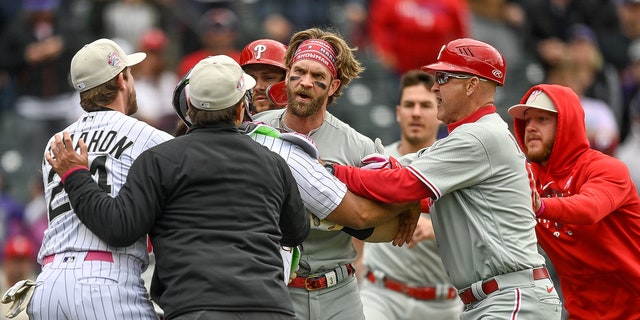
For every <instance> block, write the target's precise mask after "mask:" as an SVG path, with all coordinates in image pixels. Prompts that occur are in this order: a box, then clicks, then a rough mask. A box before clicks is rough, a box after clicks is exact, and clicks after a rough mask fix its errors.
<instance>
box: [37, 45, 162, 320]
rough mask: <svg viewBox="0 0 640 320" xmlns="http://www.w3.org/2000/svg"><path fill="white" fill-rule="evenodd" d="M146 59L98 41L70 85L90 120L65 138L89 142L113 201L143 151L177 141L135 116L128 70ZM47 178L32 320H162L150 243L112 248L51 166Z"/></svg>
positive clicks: (97, 173)
mask: <svg viewBox="0 0 640 320" xmlns="http://www.w3.org/2000/svg"><path fill="white" fill-rule="evenodd" d="M145 57H146V55H145V54H144V53H134V54H130V55H127V54H125V53H124V52H123V51H122V48H120V47H119V46H118V45H117V44H116V43H115V42H113V41H111V40H108V39H99V40H96V41H94V42H92V43H90V44H88V45H86V46H84V47H83V48H82V49H80V50H79V51H78V52H77V53H76V55H75V56H74V57H73V59H72V61H71V81H72V83H73V85H74V87H75V88H76V89H77V90H79V91H80V99H81V102H80V103H81V105H82V108H83V109H84V110H85V111H86V113H85V114H83V115H82V116H81V117H80V118H79V119H78V121H76V122H75V123H73V124H71V125H70V126H68V127H67V128H66V129H64V131H67V132H69V133H70V134H71V135H72V136H73V137H75V138H76V139H79V138H82V139H83V140H85V141H87V148H88V151H89V158H90V160H91V161H90V163H91V166H90V167H89V168H88V170H89V171H90V172H91V175H92V178H93V179H94V180H95V181H96V182H97V183H98V184H99V186H100V188H101V189H102V190H104V191H105V192H107V193H108V194H109V195H111V196H115V195H117V194H118V192H119V190H120V188H121V187H122V185H123V184H124V182H125V179H126V177H127V172H128V171H129V168H130V167H131V164H132V163H133V161H134V160H135V159H136V158H137V157H138V156H139V155H140V154H141V153H142V152H143V151H145V150H147V149H149V148H151V147H153V146H156V145H158V144H160V143H162V142H165V141H167V140H170V139H171V138H172V137H171V135H169V134H167V133H165V132H162V131H160V130H157V129H155V128H153V127H151V126H150V125H148V124H146V123H144V122H141V121H138V120H136V119H134V118H132V117H129V115H131V114H133V113H135V112H136V109H137V104H136V95H135V88H134V79H133V77H132V76H131V72H130V68H129V67H130V66H132V65H135V64H137V63H139V62H140V61H142V60H143V59H144V58H145ZM51 141H53V138H52V139H51V140H50V142H51ZM49 145H50V143H49V144H48V145H47V146H49ZM48 151H49V150H48V148H47V150H45V153H48ZM42 172H43V176H44V177H43V178H44V185H45V198H46V203H47V209H48V216H49V226H48V228H47V229H46V231H45V233H44V238H43V242H42V247H41V248H40V252H39V253H38V262H39V263H40V264H41V265H42V272H41V273H40V274H39V276H38V278H37V281H36V282H37V285H36V288H35V292H34V294H33V298H32V300H31V303H30V304H29V306H28V308H27V313H28V314H29V316H30V318H31V319H62V318H64V319H105V320H106V319H157V316H156V313H155V311H154V309H153V307H152V305H151V301H150V300H149V297H148V294H147V291H146V290H145V288H144V286H143V284H142V282H141V281H140V275H141V273H142V272H143V271H144V270H145V269H146V268H147V264H148V255H147V242H146V237H144V236H142V237H140V239H138V241H135V242H133V243H132V244H131V245H129V246H126V247H121V248H116V247H113V246H110V245H108V244H107V243H105V242H104V241H102V240H101V239H100V238H99V237H98V236H96V235H95V234H94V233H92V232H91V231H90V230H89V229H87V227H86V226H85V225H84V224H83V223H82V222H81V221H80V220H79V219H78V217H77V216H76V215H75V214H74V211H73V207H72V206H71V204H70V202H69V197H68V194H67V193H66V192H65V190H64V188H63V185H62V184H61V178H62V177H61V176H59V175H58V174H56V172H55V171H54V170H53V169H52V167H51V166H50V165H49V163H48V162H46V161H43V163H42ZM116 284H118V285H116Z"/></svg>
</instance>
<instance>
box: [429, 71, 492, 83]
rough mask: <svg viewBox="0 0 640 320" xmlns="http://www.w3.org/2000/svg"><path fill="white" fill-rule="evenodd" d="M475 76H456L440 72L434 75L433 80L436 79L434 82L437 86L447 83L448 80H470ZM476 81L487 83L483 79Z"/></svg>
mask: <svg viewBox="0 0 640 320" xmlns="http://www.w3.org/2000/svg"><path fill="white" fill-rule="evenodd" d="M473 77H475V76H473V75H469V74H457V73H448V72H442V71H437V72H436V74H435V78H436V82H437V83H438V84H439V85H443V84H445V83H447V82H449V78H456V79H471V78H473ZM478 79H480V81H487V79H483V78H480V77H478Z"/></svg>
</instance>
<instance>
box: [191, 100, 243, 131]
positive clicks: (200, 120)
mask: <svg viewBox="0 0 640 320" xmlns="http://www.w3.org/2000/svg"><path fill="white" fill-rule="evenodd" d="M242 102H244V98H242V99H240V101H238V102H237V103H236V104H234V105H232V106H231V107H228V108H225V109H222V110H213V111H208V110H201V109H198V108H196V107H194V106H193V105H192V104H191V103H189V109H188V110H187V115H188V116H189V119H191V123H193V125H194V126H203V125H206V124H211V123H216V122H228V123H235V121H236V111H237V110H238V106H240V104H241V103H242Z"/></svg>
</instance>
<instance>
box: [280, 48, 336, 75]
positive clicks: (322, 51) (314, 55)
mask: <svg viewBox="0 0 640 320" xmlns="http://www.w3.org/2000/svg"><path fill="white" fill-rule="evenodd" d="M303 59H308V60H314V61H317V62H320V63H322V64H323V65H324V66H325V67H327V69H329V73H331V76H333V77H334V78H338V70H337V68H336V52H335V50H334V49H333V47H332V46H331V45H330V44H329V43H328V42H326V41H324V40H320V39H309V40H305V41H303V42H302V43H301V44H300V45H299V46H298V49H297V50H296V52H295V53H294V54H293V59H292V60H291V65H293V64H294V63H296V62H298V61H300V60H303Z"/></svg>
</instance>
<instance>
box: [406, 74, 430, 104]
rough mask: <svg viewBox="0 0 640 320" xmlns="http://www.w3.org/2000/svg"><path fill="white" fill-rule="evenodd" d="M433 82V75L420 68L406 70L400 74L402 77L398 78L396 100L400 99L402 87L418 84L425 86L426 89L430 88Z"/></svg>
mask: <svg viewBox="0 0 640 320" xmlns="http://www.w3.org/2000/svg"><path fill="white" fill-rule="evenodd" d="M434 82H435V79H434V77H433V76H432V75H430V74H428V73H426V72H424V71H422V70H418V69H414V70H409V71H407V72H406V73H405V74H403V75H402V78H400V96H399V97H398V101H400V100H402V94H403V93H404V88H406V87H413V86H416V85H419V84H420V85H423V86H424V87H425V88H427V90H431V87H433V83H434Z"/></svg>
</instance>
